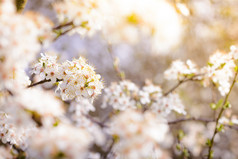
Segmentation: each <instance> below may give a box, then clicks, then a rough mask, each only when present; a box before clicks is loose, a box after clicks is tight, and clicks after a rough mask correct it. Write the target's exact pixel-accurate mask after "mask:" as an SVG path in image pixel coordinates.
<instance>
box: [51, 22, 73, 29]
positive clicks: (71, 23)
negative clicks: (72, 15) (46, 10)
mask: <svg viewBox="0 0 238 159" xmlns="http://www.w3.org/2000/svg"><path fill="white" fill-rule="evenodd" d="M70 25H73V22H68V23H65V24H61V25H58V26H56V27H54V28H53V29H52V30H59V29H61V28H63V27H66V26H70Z"/></svg>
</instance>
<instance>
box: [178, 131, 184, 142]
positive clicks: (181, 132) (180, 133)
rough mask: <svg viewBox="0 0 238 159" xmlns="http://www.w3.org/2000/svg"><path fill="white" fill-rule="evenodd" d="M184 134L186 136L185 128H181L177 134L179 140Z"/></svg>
mask: <svg viewBox="0 0 238 159" xmlns="http://www.w3.org/2000/svg"><path fill="white" fill-rule="evenodd" d="M184 136H185V134H184V132H183V130H179V132H178V136H177V137H178V140H179V141H181V140H182V139H183V138H184Z"/></svg>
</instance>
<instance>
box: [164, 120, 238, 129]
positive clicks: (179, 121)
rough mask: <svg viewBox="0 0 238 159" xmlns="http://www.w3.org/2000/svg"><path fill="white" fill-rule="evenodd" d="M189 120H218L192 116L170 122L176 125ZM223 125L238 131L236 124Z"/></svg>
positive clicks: (204, 121) (208, 121)
mask: <svg viewBox="0 0 238 159" xmlns="http://www.w3.org/2000/svg"><path fill="white" fill-rule="evenodd" d="M187 121H198V122H203V123H211V122H216V120H215V119H206V118H196V117H191V118H180V119H176V120H173V121H169V122H168V124H169V125H175V124H179V123H183V122H187ZM223 126H225V127H227V128H230V129H234V130H237V131H238V126H236V125H230V124H223Z"/></svg>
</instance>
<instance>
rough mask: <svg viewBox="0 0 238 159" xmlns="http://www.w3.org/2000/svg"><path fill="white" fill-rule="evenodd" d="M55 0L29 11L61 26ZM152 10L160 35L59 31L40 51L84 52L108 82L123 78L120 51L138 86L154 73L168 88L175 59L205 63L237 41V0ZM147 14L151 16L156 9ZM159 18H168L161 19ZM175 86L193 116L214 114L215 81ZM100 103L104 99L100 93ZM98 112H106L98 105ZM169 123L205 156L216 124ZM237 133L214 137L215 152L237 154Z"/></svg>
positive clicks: (31, 2) (178, 1) (63, 55)
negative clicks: (123, 37)
mask: <svg viewBox="0 0 238 159" xmlns="http://www.w3.org/2000/svg"><path fill="white" fill-rule="evenodd" d="M158 1H161V0H158ZM54 2H55V1H54V0H41V1H38V0H28V2H27V4H26V7H25V11H28V10H33V11H36V12H39V13H41V14H43V15H45V16H47V17H48V18H50V19H51V20H52V21H53V22H54V23H55V26H57V25H58V21H57V17H56V13H55V12H54V10H53V8H52V4H53V3H54ZM148 3H149V1H148ZM164 4H166V5H164ZM163 5H164V6H163ZM167 5H169V7H168V6H167ZM165 6H166V7H167V8H166V7H165ZM145 7H147V6H145ZM148 7H149V5H148ZM151 10H152V12H153V11H154V12H155V13H157V11H158V14H159V15H157V16H155V17H151V18H152V19H154V20H157V21H158V22H159V23H158V26H160V28H159V29H160V30H159V31H158V32H157V34H156V40H154V39H153V38H151V37H150V36H146V35H140V36H139V39H137V42H136V43H129V42H127V41H120V42H117V43H110V44H109V43H108V42H107V41H106V40H105V38H103V36H102V34H101V33H100V32H96V33H95V34H93V35H92V36H81V35H79V34H77V33H75V34H71V35H68V34H66V35H63V36H61V37H60V38H58V39H57V40H56V41H55V42H54V43H53V44H51V45H50V46H49V47H47V48H44V49H43V50H42V51H52V52H56V53H59V56H60V60H62V61H63V60H65V59H72V58H73V57H78V56H84V57H86V58H87V59H88V61H89V63H90V64H92V65H94V66H95V67H96V70H97V72H98V73H100V74H101V75H102V77H103V79H104V83H105V86H108V85H109V84H110V82H112V81H119V78H118V77H117V75H116V73H115V70H114V69H113V58H115V57H118V58H119V60H120V68H121V70H123V71H124V72H125V75H126V79H130V80H131V81H133V82H134V83H136V84H137V85H139V86H142V85H143V84H144V82H145V80H146V79H150V80H152V81H153V82H154V83H156V84H159V85H161V87H162V88H163V89H164V90H165V91H166V90H168V89H169V88H171V87H173V86H174V85H175V84H176V82H174V81H171V82H169V81H166V80H165V79H164V77H163V73H164V71H165V70H166V69H167V68H168V67H169V66H170V64H171V62H172V61H174V60H176V59H181V60H183V61H185V60H187V59H191V60H192V61H194V62H195V63H196V64H197V65H198V66H199V67H202V66H204V65H206V64H207V61H208V59H209V56H210V55H211V54H213V53H214V52H215V51H217V50H220V51H222V52H228V51H229V48H230V46H231V45H236V44H237V42H238V1H237V0H167V1H166V0H163V1H161V8H155V7H153V6H151ZM119 11H120V10H119ZM154 12H153V13H154ZM146 14H148V15H147V16H148V17H149V16H153V15H154V14H153V15H152V14H151V15H150V13H146ZM156 18H157V19H156ZM160 18H161V19H166V20H165V21H162V22H160ZM163 32H165V33H166V34H163ZM160 33H161V34H160ZM155 42H156V44H155ZM177 92H178V93H179V94H180V97H181V98H182V100H183V103H184V105H185V107H186V110H187V112H188V114H189V115H190V116H195V117H201V116H202V117H209V118H212V117H213V116H214V112H213V111H212V110H211V109H210V107H209V104H210V103H211V102H213V101H218V100H219V99H220V98H221V96H220V95H219V93H218V91H217V90H216V88H213V87H212V86H211V87H210V88H203V87H202V86H201V85H200V84H199V83H195V82H188V83H185V84H183V85H182V86H181V87H179V88H178V90H177ZM237 92H238V90H237V88H235V89H234V90H233V92H232V94H231V97H230V100H231V104H232V112H230V110H228V111H227V112H226V113H225V114H226V115H228V116H229V115H230V114H233V115H236V114H237V113H238V106H237V98H236V94H237ZM96 104H97V105H100V98H99V99H98V100H97V101H96ZM98 113H99V114H104V113H105V112H104V110H100V109H98ZM176 117H179V116H177V115H172V116H171V119H174V118H176ZM171 128H172V130H173V133H174V134H176V133H178V131H179V130H180V129H183V131H184V132H185V134H186V138H185V141H184V143H185V144H187V146H188V149H189V150H190V151H191V153H193V155H194V158H196V157H197V158H201V156H202V155H204V154H206V153H207V150H206V149H204V148H203V147H205V142H206V138H207V137H209V128H210V129H211V128H213V126H212V125H209V124H208V125H204V124H202V123H197V122H196V123H195V122H187V123H183V124H178V125H175V126H172V127H171ZM175 136H176V135H175ZM237 139H238V135H237V131H236V130H231V129H227V130H226V131H225V133H220V135H219V137H218V138H217V140H216V142H217V143H219V144H216V145H215V147H214V151H215V158H224V159H231V158H234V159H235V158H238V152H237V151H236V148H237V146H238V145H237V144H238V143H237V142H236V141H237ZM174 140H175V139H174ZM172 151H174V150H172ZM174 153H176V152H175V151H174ZM175 156H176V155H175Z"/></svg>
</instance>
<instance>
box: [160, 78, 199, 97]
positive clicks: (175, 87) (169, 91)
mask: <svg viewBox="0 0 238 159" xmlns="http://www.w3.org/2000/svg"><path fill="white" fill-rule="evenodd" d="M201 75H202V74H197V75H194V76H192V77H190V78H187V77H185V78H184V79H182V80H180V81H179V82H178V83H177V84H176V85H175V86H174V87H172V88H171V89H170V90H168V91H167V92H166V93H164V96H167V95H168V94H170V93H171V92H173V91H174V90H175V89H177V88H178V87H179V86H180V85H181V84H183V83H185V82H188V81H194V80H195V78H196V77H198V76H201Z"/></svg>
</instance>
